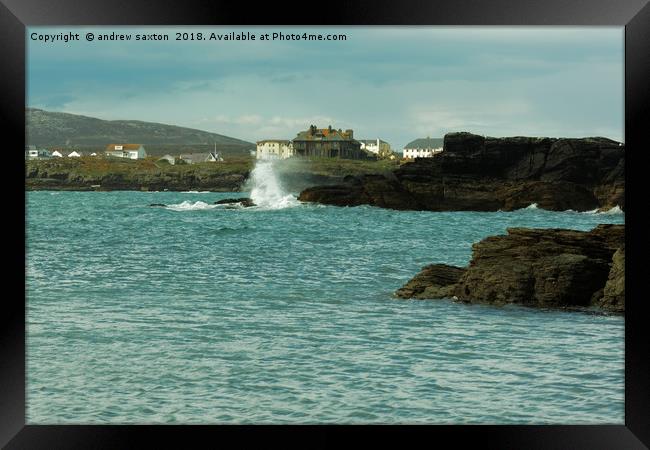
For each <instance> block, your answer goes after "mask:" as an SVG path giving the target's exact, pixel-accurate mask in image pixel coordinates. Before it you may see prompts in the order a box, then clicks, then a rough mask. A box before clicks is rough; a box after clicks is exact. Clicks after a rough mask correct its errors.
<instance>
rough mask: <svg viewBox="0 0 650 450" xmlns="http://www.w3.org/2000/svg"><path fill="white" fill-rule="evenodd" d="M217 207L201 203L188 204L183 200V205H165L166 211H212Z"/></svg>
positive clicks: (188, 202)
mask: <svg viewBox="0 0 650 450" xmlns="http://www.w3.org/2000/svg"><path fill="white" fill-rule="evenodd" d="M218 206H219V205H210V204H208V203H205V202H201V201H198V202H190V201H188V200H185V201H184V202H183V203H177V204H174V205H167V209H171V210H172V211H199V210H202V209H214V208H216V207H218Z"/></svg>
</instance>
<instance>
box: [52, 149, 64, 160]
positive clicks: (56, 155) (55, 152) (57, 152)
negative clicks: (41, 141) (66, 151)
mask: <svg viewBox="0 0 650 450" xmlns="http://www.w3.org/2000/svg"><path fill="white" fill-rule="evenodd" d="M52 156H53V157H55V158H63V153H61V152H60V151H58V150H54V151H53V152H52Z"/></svg>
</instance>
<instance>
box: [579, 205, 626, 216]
mask: <svg viewBox="0 0 650 450" xmlns="http://www.w3.org/2000/svg"><path fill="white" fill-rule="evenodd" d="M584 214H599V215H604V216H615V215H618V214H625V212H624V211H623V210H622V209H621V207H620V206H618V205H616V206H614V207H613V208H611V209H608V210H607V211H600V210H598V208H596V209H592V210H591V211H585V212H584Z"/></svg>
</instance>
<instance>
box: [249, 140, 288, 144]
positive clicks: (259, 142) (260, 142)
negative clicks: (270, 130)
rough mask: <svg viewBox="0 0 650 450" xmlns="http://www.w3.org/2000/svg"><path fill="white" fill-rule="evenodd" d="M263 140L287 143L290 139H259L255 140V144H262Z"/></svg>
mask: <svg viewBox="0 0 650 450" xmlns="http://www.w3.org/2000/svg"><path fill="white" fill-rule="evenodd" d="M265 142H278V143H280V144H288V143H289V142H291V141H289V140H287V139H262V140H261V141H257V142H256V144H263V143H265Z"/></svg>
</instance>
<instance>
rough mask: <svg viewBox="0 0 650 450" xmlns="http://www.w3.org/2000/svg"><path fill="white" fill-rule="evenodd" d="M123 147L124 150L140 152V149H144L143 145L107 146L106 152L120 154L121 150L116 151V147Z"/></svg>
mask: <svg viewBox="0 0 650 450" xmlns="http://www.w3.org/2000/svg"><path fill="white" fill-rule="evenodd" d="M116 145H117V146H120V145H121V146H122V150H138V149H140V147H142V144H108V145H107V146H106V151H107V152H115V151H117V152H119V151H120V150H116V149H115V146H116Z"/></svg>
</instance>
